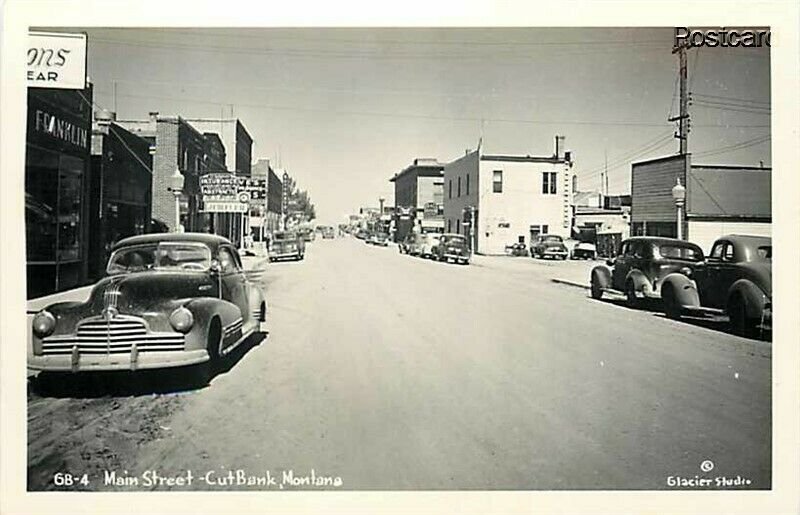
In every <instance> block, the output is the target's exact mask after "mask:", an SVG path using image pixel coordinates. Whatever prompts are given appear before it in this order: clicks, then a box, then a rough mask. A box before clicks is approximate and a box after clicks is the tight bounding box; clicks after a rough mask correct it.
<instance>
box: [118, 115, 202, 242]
mask: <svg viewBox="0 0 800 515" xmlns="http://www.w3.org/2000/svg"><path fill="white" fill-rule="evenodd" d="M116 123H117V124H118V125H120V126H122V127H123V128H125V129H126V130H128V131H129V132H130V133H132V134H134V135H136V136H139V137H141V138H144V139H145V140H147V141H149V142H150V144H151V147H152V149H153V150H152V151H153V183H152V218H153V220H154V221H155V223H156V225H158V226H163V227H165V228H166V230H168V231H175V230H184V231H191V232H212V229H213V226H212V224H213V220H212V218H211V217H210V216H209V215H208V214H207V213H202V212H201V211H200V184H199V178H200V175H202V174H204V173H206V171H207V170H209V166H212V167H213V166H215V165H216V163H213V162H209V161H208V157H207V154H206V148H207V145H208V144H209V143H208V142H207V140H206V136H205V135H203V133H202V132H200V131H198V130H197V129H196V128H195V127H193V126H192V125H191V124H190V123H189V122H187V121H186V120H185V119H184V118H181V117H180V116H161V115H159V113H157V112H151V113H150V116H149V119H148V120H119V121H117V122H116ZM212 144H213V143H212ZM176 169H177V170H179V171H180V173H181V174H182V175H183V177H184V184H183V190H182V192H181V194H180V196H179V208H180V225H179V226H178V225H176V223H177V221H176V219H175V195H174V194H173V192H172V189H171V181H172V175H173V174H174V173H175V170H176Z"/></svg>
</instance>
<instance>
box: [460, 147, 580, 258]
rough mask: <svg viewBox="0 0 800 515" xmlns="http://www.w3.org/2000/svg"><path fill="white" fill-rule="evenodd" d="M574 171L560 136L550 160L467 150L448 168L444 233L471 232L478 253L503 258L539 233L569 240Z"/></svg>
mask: <svg viewBox="0 0 800 515" xmlns="http://www.w3.org/2000/svg"><path fill="white" fill-rule="evenodd" d="M571 167H572V161H571V156H570V153H569V152H564V150H563V137H560V136H557V137H556V151H555V153H554V154H553V155H552V156H548V157H540V156H530V155H499V154H485V153H483V150H482V148H481V147H480V146H479V147H478V149H477V150H475V151H472V152H467V153H466V155H464V156H463V157H461V158H460V159H456V160H455V161H452V162H451V163H448V164H446V165H445V167H444V219H445V222H444V223H445V227H444V230H445V232H451V233H459V234H464V235H466V236H470V232H471V241H472V248H473V249H474V250H475V252H478V253H480V254H503V253H505V248H506V246H507V245H511V244H513V243H517V242H520V241H522V242H525V243H530V241H531V239H532V238H535V237H536V236H537V235H539V234H558V235H561V236H562V237H564V238H568V237H569V236H570V230H571V227H572V208H571V201H572V187H571V174H570V169H571ZM470 211H471V212H472V214H469V213H470ZM465 213H466V214H465ZM470 220H474V222H473V225H474V227H472V231H471V230H470V224H471V222H470Z"/></svg>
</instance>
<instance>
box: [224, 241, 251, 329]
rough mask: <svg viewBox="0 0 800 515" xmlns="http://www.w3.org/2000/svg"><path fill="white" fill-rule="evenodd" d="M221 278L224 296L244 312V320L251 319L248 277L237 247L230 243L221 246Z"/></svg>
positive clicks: (245, 321)
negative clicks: (231, 245)
mask: <svg viewBox="0 0 800 515" xmlns="http://www.w3.org/2000/svg"><path fill="white" fill-rule="evenodd" d="M218 254H219V256H218V259H219V264H220V278H221V281H222V298H223V299H225V300H227V301H228V302H231V303H233V304H236V306H238V307H239V311H241V313H242V321H243V322H244V323H247V322H248V321H249V320H250V303H249V301H248V291H247V287H248V284H247V278H246V277H245V275H244V270H243V269H242V262H241V260H240V259H239V254H238V253H237V252H236V249H234V248H233V247H230V246H228V245H223V246H221V247H220V248H219V251H218Z"/></svg>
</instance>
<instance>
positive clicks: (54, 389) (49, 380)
mask: <svg viewBox="0 0 800 515" xmlns="http://www.w3.org/2000/svg"><path fill="white" fill-rule="evenodd" d="M266 339H267V333H261V332H259V333H254V334H253V335H251V336H250V337H249V338H248V339H247V340H245V341H244V342H242V344H241V345H239V346H238V347H237V348H236V349H234V350H233V351H231V353H230V354H228V355H227V356H225V357H224V358H222V360H221V361H220V362H219V363H218V366H217V367H215V369H214V370H213V377H216V376H218V375H222V374H226V373H228V372H229V371H231V369H233V368H234V367H235V366H236V364H237V363H238V362H239V361H241V359H242V358H244V356H245V355H246V354H247V353H248V352H250V350H252V349H253V348H254V347H257V346H258V345H261V344H262V343H263V342H265V341H266ZM198 370H199V367H196V366H191V367H179V368H166V369H158V370H138V371H135V372H131V371H116V372H81V373H78V374H72V373H69V372H41V373H39V374H38V375H37V376H35V377H31V378H29V379H28V390H29V393H31V394H34V395H38V396H40V397H56V398H84V399H89V398H99V397H130V396H138V395H152V394H157V393H161V394H163V393H181V392H189V391H193V390H198V389H201V388H204V387H206V386H207V383H206V382H205V381H200V382H198V376H199V374H198ZM200 383H203V384H200Z"/></svg>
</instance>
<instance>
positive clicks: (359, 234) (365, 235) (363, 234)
mask: <svg viewBox="0 0 800 515" xmlns="http://www.w3.org/2000/svg"><path fill="white" fill-rule="evenodd" d="M356 238H358V239H359V240H364V241H366V240H367V239H369V231H367V230H366V229H359V230H358V231H356Z"/></svg>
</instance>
